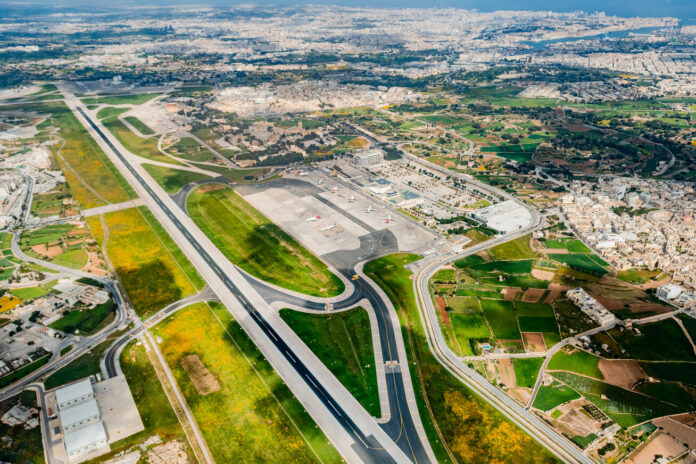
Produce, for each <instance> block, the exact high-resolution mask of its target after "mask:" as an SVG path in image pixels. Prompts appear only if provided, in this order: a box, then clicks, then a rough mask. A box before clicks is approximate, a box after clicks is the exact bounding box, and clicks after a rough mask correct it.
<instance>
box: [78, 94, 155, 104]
mask: <svg viewBox="0 0 696 464" xmlns="http://www.w3.org/2000/svg"><path fill="white" fill-rule="evenodd" d="M159 95H161V94H159V93H143V94H139V95H112V96H107V97H86V98H83V99H82V103H84V104H85V105H93V104H102V105H142V104H143V103H145V102H146V101H148V100H152V99H153V98H155V97H157V96H159Z"/></svg>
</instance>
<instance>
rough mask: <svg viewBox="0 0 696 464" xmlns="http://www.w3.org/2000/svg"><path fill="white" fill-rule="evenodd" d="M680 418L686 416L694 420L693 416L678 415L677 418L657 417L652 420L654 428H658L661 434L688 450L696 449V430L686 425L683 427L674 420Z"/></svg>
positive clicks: (679, 422)
mask: <svg viewBox="0 0 696 464" xmlns="http://www.w3.org/2000/svg"><path fill="white" fill-rule="evenodd" d="M681 416H688V417H689V418H691V420H692V421H693V420H695V419H696V417H694V415H693V414H679V416H672V417H659V418H657V419H655V420H653V423H654V424H655V426H657V427H660V428H661V429H662V431H663V432H665V433H666V434H668V435H669V436H671V437H672V438H674V439H675V440H677V442H679V443H684V444H685V445H687V446H688V447H689V449H692V450H693V449H696V428H694V427H693V425H694V424H693V422H692V426H691V427H689V426H688V425H684V424H683V423H682V422H681V421H677V420H675V418H676V419H679V418H681Z"/></svg>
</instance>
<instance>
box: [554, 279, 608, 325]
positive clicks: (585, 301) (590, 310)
mask: <svg viewBox="0 0 696 464" xmlns="http://www.w3.org/2000/svg"><path fill="white" fill-rule="evenodd" d="M566 296H567V297H568V299H569V300H570V301H572V302H573V303H575V304H576V305H577V306H578V307H579V308H580V309H581V310H582V312H584V313H585V314H587V315H588V316H590V318H591V319H592V320H593V321H595V322H596V323H597V324H599V325H602V326H604V325H610V324H616V323H617V322H618V321H619V320H618V319H617V317H616V316H615V315H614V314H613V313H612V312H610V311H609V310H607V308H605V307H604V306H603V305H602V304H601V303H600V302H599V301H597V300H595V299H594V298H593V297H592V296H591V295H590V294H589V293H587V292H586V291H585V289H583V288H580V287H578V288H574V289H572V290H568V292H566Z"/></svg>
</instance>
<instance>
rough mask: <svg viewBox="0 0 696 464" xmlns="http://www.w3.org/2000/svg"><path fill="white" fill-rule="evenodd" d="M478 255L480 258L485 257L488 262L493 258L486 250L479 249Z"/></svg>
mask: <svg viewBox="0 0 696 464" xmlns="http://www.w3.org/2000/svg"><path fill="white" fill-rule="evenodd" d="M476 256H478V257H479V258H481V259H483V260H484V261H486V262H488V261H490V260H491V255H489V254H488V252H487V251H486V250H484V251H479V252H478V253H476Z"/></svg>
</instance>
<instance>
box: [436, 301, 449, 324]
mask: <svg viewBox="0 0 696 464" xmlns="http://www.w3.org/2000/svg"><path fill="white" fill-rule="evenodd" d="M435 301H436V302H437V307H438V309H439V310H440V317H442V323H443V324H449V323H450V317H449V314H447V303H445V300H444V298H442V297H441V296H438V297H437V298H435Z"/></svg>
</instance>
